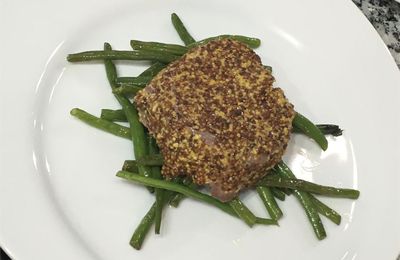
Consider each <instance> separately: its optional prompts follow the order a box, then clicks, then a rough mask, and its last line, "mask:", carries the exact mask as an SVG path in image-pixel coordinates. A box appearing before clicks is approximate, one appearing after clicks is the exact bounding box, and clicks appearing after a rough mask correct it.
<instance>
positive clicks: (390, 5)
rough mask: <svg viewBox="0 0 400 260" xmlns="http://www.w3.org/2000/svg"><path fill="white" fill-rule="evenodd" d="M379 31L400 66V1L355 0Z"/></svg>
mask: <svg viewBox="0 0 400 260" xmlns="http://www.w3.org/2000/svg"><path fill="white" fill-rule="evenodd" d="M353 2H354V3H355V4H356V5H357V6H358V8H360V10H361V11H362V12H363V13H364V15H365V16H366V17H367V18H368V20H369V21H370V22H371V24H372V25H373V26H374V27H375V29H376V30H377V31H378V33H379V35H380V36H381V37H382V39H383V41H384V42H385V43H386V45H387V47H388V48H389V51H390V53H391V54H392V56H393V58H394V60H395V61H396V64H397V66H398V67H399V68H400V3H398V2H396V1H395V0H353Z"/></svg>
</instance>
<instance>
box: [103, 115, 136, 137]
mask: <svg viewBox="0 0 400 260" xmlns="http://www.w3.org/2000/svg"><path fill="white" fill-rule="evenodd" d="M100 118H101V119H104V120H107V121H111V122H126V121H127V120H126V116H125V113H124V111H123V110H122V109H118V110H113V109H105V108H104V109H102V110H101V116H100ZM126 130H127V131H128V132H129V131H130V129H129V128H128V127H126ZM128 138H129V139H131V135H130V133H129V136H128Z"/></svg>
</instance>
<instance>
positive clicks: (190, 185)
mask: <svg viewBox="0 0 400 260" xmlns="http://www.w3.org/2000/svg"><path fill="white" fill-rule="evenodd" d="M183 185H185V186H187V187H188V188H190V189H194V190H196V189H198V188H199V187H198V185H196V184H195V183H193V182H192V180H191V179H190V178H185V179H183ZM184 198H186V196H185V195H183V194H182V193H176V194H175V195H174V196H173V197H172V198H171V200H170V201H169V205H171V206H172V207H174V208H177V207H178V205H179V203H180V202H181V201H182V200H183V199H184Z"/></svg>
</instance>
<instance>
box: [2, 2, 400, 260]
mask: <svg viewBox="0 0 400 260" xmlns="http://www.w3.org/2000/svg"><path fill="white" fill-rule="evenodd" d="M0 5H1V6H0V31H1V32H2V35H1V36H0V40H1V41H0V42H1V49H2V57H1V59H0V65H1V68H0V72H1V74H0V104H1V111H2V112H1V113H0V122H1V126H0V131H1V132H0V142H1V143H0V152H1V153H0V162H1V164H0V167H1V168H0V174H1V181H0V207H1V208H0V214H1V215H0V217H1V219H0V225H1V226H0V244H1V246H2V247H3V248H4V249H5V250H6V251H7V253H8V254H9V255H10V256H11V257H13V258H14V259H18V260H28V259H41V260H47V259H49V260H50V259H57V260H62V259H75V260H78V259H97V260H100V259H118V260H123V259H164V260H167V259H175V260H176V259H189V258H190V259H192V260H194V259H207V258H208V259H231V260H233V259H247V258H259V259H260V258H274V259H342V260H345V259H363V260H364V259H395V258H396V257H397V255H398V253H399V252H400V237H399V236H400V234H399V232H400V225H399V222H398V220H399V219H400V214H399V205H400V200H399V195H398V194H399V193H398V192H397V190H398V188H399V185H400V182H399V177H398V173H399V170H400V169H399V163H398V159H399V158H400V152H399V147H400V141H399V135H398V133H399V132H400V124H399V122H400V106H399V103H398V102H399V100H400V95H399V90H400V73H399V71H398V69H397V67H396V65H395V63H394V61H393V59H392V58H391V56H390V54H389V52H388V51H387V49H386V48H385V45H384V44H383V42H382V41H381V40H380V38H379V36H378V34H377V33H376V32H375V31H374V29H373V28H372V26H371V25H370V24H369V23H368V21H367V20H366V19H365V18H364V17H363V16H362V14H361V13H360V12H359V11H358V10H357V7H355V6H354V5H353V4H352V3H351V1H348V0H338V1H331V0H304V1H295V0H291V1H290V0H289V1H273V0H268V1H267V0H262V1H261V0H259V1H256V0H254V1H240V0H234V1H233V0H229V1H228V0H226V1H212V0H206V1H181V0H170V1H161V0H160V1H140V2H139V1H131V0H129V1H128V0H118V1H106V0H101V1H78V0H70V1H44V0H41V1H2V2H1V4H0ZM23 10H29V12H27V11H23ZM172 12H177V13H178V14H179V15H180V16H181V17H182V19H183V20H184V22H185V24H186V25H187V27H188V28H189V30H190V31H191V32H192V34H193V36H194V37H196V38H197V39H201V38H205V37H208V36H212V35H218V34H226V33H231V34H245V35H252V36H257V37H259V38H261V39H262V47H261V48H259V49H258V50H257V52H258V53H259V54H260V56H261V57H262V59H263V62H264V63H265V64H269V65H271V66H272V67H273V69H274V75H275V76H276V79H277V82H276V85H277V86H280V87H282V88H283V89H284V90H285V92H286V93H287V96H288V97H289V99H290V100H291V101H292V103H294V104H295V106H296V109H297V110H298V111H301V112H302V113H304V114H305V115H307V116H309V117H310V118H311V119H312V120H314V121H315V122H320V123H323V122H328V123H338V124H340V125H341V126H342V127H343V128H344V129H345V134H344V136H342V137H338V138H332V137H330V138H329V145H330V147H329V150H328V151H327V152H321V151H320V149H319V148H318V147H317V146H316V145H315V144H314V143H313V142H312V141H310V140H308V139H307V138H305V137H303V136H296V137H294V138H293V139H292V141H291V144H290V147H289V149H288V151H287V154H286V156H285V160H286V161H287V162H288V163H289V164H290V165H291V167H292V168H293V170H294V171H295V173H296V174H297V175H298V176H299V177H301V178H304V179H307V180H313V181H315V182H317V183H321V184H327V185H335V186H342V187H353V188H357V189H360V190H361V197H360V199H359V200H357V201H351V200H345V199H324V201H326V202H328V203H329V205H331V206H332V207H333V208H335V209H337V210H338V211H339V212H340V213H342V216H343V221H342V224H341V225H340V226H335V225H334V224H332V223H330V222H329V221H328V220H327V219H323V222H324V224H325V226H326V229H327V233H328V237H327V239H325V240H324V241H321V242H320V241H317V239H316V238H315V236H314V234H313V232H312V229H311V227H310V225H309V223H308V221H307V219H306V217H305V214H304V212H303V210H302V208H301V207H300V206H299V205H298V203H297V201H296V200H295V199H294V198H293V197H290V198H287V200H286V202H284V203H280V205H281V206H282V208H283V210H284V213H285V216H284V218H283V219H282V221H280V227H270V226H257V227H254V228H253V229H250V228H248V227H247V226H245V225H244V224H243V223H242V222H240V221H239V220H236V219H234V218H231V217H229V216H227V215H226V214H223V213H221V212H220V211H218V210H217V209H214V208H212V207H210V206H208V205H204V204H202V203H199V202H196V201H193V200H189V199H188V200H185V201H184V202H183V203H182V204H181V206H180V207H179V209H172V208H168V209H167V210H166V211H165V214H164V222H163V228H162V234H161V235H159V236H156V235H154V234H153V232H151V234H149V237H148V239H147V240H146V241H145V243H144V246H143V249H142V250H141V251H135V250H134V249H132V248H131V247H130V246H129V244H128V242H129V239H130V236H131V234H132V231H133V230H134V228H135V226H136V225H137V224H138V222H139V221H140V219H141V218H142V216H143V215H144V214H145V213H146V211H147V210H148V208H149V207H150V205H151V203H152V202H153V200H154V198H153V196H152V195H150V194H149V193H148V192H147V191H146V190H145V189H143V188H142V187H140V186H137V185H134V184H131V183H128V182H125V181H123V180H121V179H119V178H117V177H115V173H116V171H117V170H118V169H119V168H120V166H121V164H122V162H123V161H124V160H125V159H129V158H132V147H131V144H130V142H129V141H126V140H122V139H119V138H117V137H114V136H111V135H108V134H106V133H102V132H100V131H97V130H95V129H91V128H90V127H88V126H86V125H84V124H82V123H81V122H78V121H77V120H75V119H74V118H72V117H71V116H70V115H69V111H70V109H71V108H73V107H81V108H83V109H85V110H87V111H89V112H91V113H94V114H99V111H100V109H101V108H118V106H117V103H116V102H115V100H114V98H113V96H112V95H111V92H110V89H109V86H108V84H107V81H106V77H105V73H104V68H103V65H101V64H99V63H97V64H96V63H95V64H89V65H88V64H68V63H67V62H66V60H65V57H66V55H67V54H68V53H72V52H79V51H84V50H89V49H101V48H102V45H103V42H104V41H109V42H110V43H111V44H112V45H113V46H114V47H115V48H118V49H129V40H130V39H132V38H136V39H142V40H155V41H164V42H176V43H180V40H179V38H178V37H177V34H176V33H175V31H174V29H173V27H172V25H171V23H170V17H169V16H170V14H171V13H172ZM118 65H119V69H120V73H121V75H136V74H137V73H138V72H139V71H141V70H143V69H144V64H140V65H139V66H133V65H132V64H131V63H129V62H125V63H118ZM243 199H244V200H245V201H246V202H248V203H249V205H250V207H251V208H252V209H254V210H255V212H256V213H257V214H259V215H265V214H266V213H265V210H263V208H262V205H261V204H260V201H258V199H257V196H256V195H255V194H254V193H247V194H245V195H244V196H243Z"/></svg>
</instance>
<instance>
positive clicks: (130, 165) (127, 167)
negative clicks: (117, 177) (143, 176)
mask: <svg viewBox="0 0 400 260" xmlns="http://www.w3.org/2000/svg"><path fill="white" fill-rule="evenodd" d="M122 170H123V171H128V172H139V170H138V165H137V162H136V161H135V160H126V161H124V164H123V165H122Z"/></svg>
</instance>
